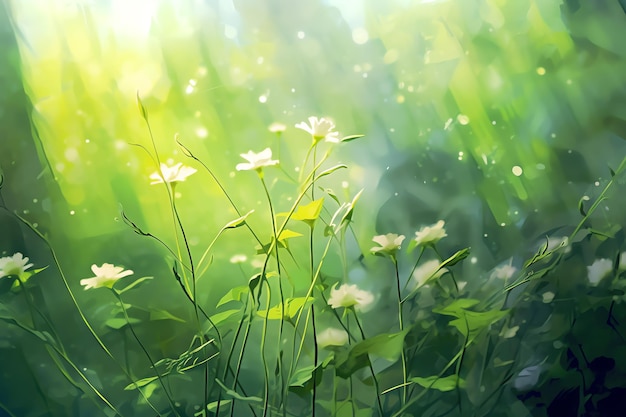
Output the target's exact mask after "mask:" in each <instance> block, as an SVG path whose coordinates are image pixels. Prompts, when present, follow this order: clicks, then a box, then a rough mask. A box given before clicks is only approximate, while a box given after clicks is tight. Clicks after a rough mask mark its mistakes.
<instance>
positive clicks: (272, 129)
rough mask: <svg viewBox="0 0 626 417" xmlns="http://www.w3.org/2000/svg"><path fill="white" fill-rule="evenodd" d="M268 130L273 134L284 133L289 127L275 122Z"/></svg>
mask: <svg viewBox="0 0 626 417" xmlns="http://www.w3.org/2000/svg"><path fill="white" fill-rule="evenodd" d="M267 129H268V130H269V131H270V132H272V133H282V132H284V131H285V129H287V126H285V125H284V124H282V123H278V122H274V123H272V124H271V125H269V126H268V128H267Z"/></svg>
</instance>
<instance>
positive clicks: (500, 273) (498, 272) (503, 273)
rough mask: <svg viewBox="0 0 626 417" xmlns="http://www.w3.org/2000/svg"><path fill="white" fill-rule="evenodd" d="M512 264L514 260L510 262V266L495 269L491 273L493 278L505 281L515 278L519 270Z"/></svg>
mask: <svg viewBox="0 0 626 417" xmlns="http://www.w3.org/2000/svg"><path fill="white" fill-rule="evenodd" d="M511 262H512V260H511V261H509V263H508V264H504V265H502V266H499V267H496V268H494V270H493V272H492V273H491V277H492V278H498V279H503V280H505V281H507V280H509V279H510V278H511V277H512V276H513V274H515V273H516V272H517V268H516V267H514V266H513V265H511Z"/></svg>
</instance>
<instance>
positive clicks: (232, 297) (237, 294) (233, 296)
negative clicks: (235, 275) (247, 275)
mask: <svg viewBox="0 0 626 417" xmlns="http://www.w3.org/2000/svg"><path fill="white" fill-rule="evenodd" d="M247 292H248V287H247V286H246V285H240V286H238V287H235V288H232V289H231V290H230V291H228V292H227V293H226V295H224V296H223V297H222V298H221V299H220V301H218V303H217V305H216V307H219V306H221V305H223V304H226V303H228V302H230V301H241V297H242V296H243V294H246V293H247Z"/></svg>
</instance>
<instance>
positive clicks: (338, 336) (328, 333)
mask: <svg viewBox="0 0 626 417" xmlns="http://www.w3.org/2000/svg"><path fill="white" fill-rule="evenodd" d="M346 343H348V333H346V332H345V331H344V330H342V329H335V328H332V327H329V328H328V329H326V330H324V331H323V332H320V333H318V334H317V345H318V346H319V347H321V348H325V347H328V346H343V345H345V344H346Z"/></svg>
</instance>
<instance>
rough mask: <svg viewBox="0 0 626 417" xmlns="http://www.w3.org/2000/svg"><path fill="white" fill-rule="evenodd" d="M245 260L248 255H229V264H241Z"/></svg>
mask: <svg viewBox="0 0 626 417" xmlns="http://www.w3.org/2000/svg"><path fill="white" fill-rule="evenodd" d="M247 260H248V257H247V256H246V255H242V254H237V255H233V256H231V258H230V263H231V264H241V263H244V262H245V261H247Z"/></svg>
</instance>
